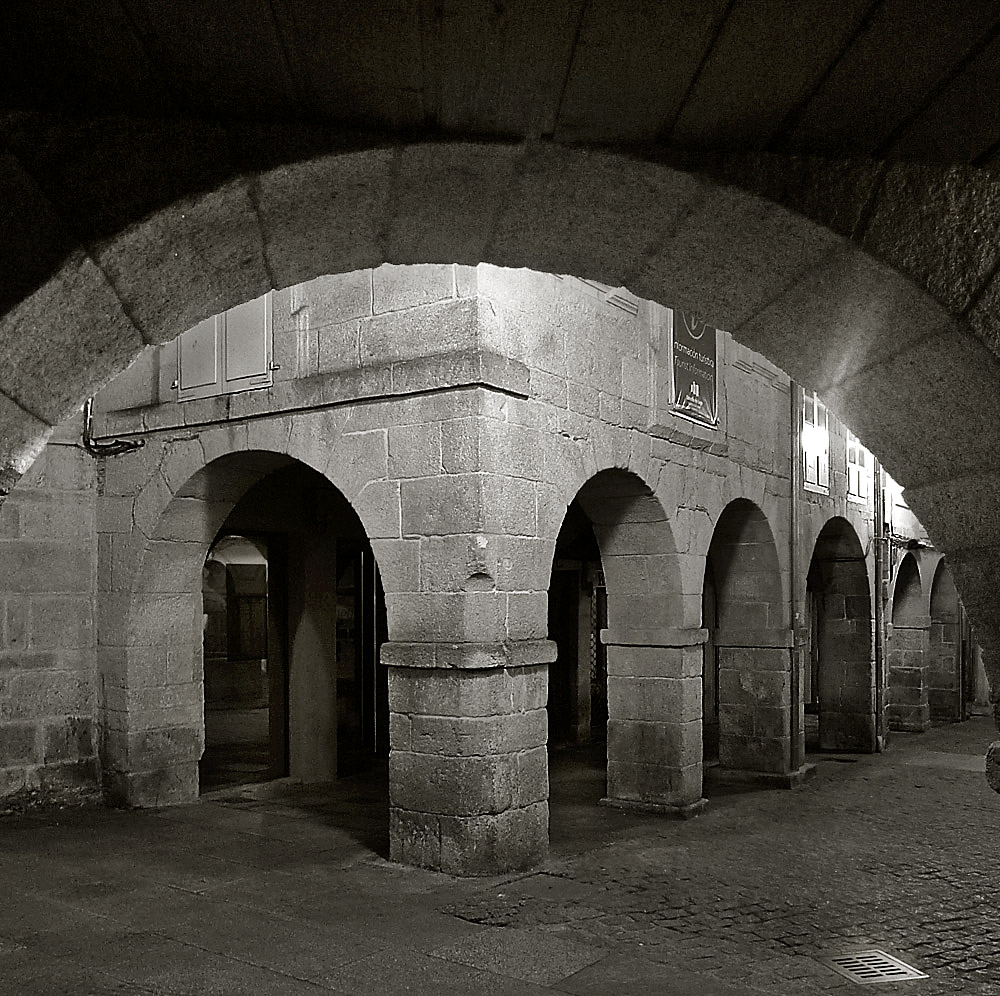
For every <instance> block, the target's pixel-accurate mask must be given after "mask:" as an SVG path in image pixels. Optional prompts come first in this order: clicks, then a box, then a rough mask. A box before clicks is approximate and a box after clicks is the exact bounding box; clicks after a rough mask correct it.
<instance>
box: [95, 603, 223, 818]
mask: <svg viewBox="0 0 1000 996" xmlns="http://www.w3.org/2000/svg"><path fill="white" fill-rule="evenodd" d="M109 603H110V604H109ZM99 606H100V611H101V614H102V616H103V617H104V624H103V626H102V627H101V630H100V635H101V637H102V638H103V640H106V641H107V643H104V642H102V643H101V644H100V645H99V647H98V653H99V657H100V667H101V675H102V681H101V689H100V694H99V699H98V706H99V708H98V720H99V725H100V734H101V771H102V780H103V785H104V793H105V798H106V799H107V801H108V802H109V803H110V804H111V805H117V806H133V807H147V806H166V805H176V804H178V803H185V802H193V801H194V800H196V799H197V798H198V760H199V758H200V757H201V754H202V751H203V750H204V724H203V720H202V715H203V709H204V693H203V685H202V681H201V644H200V637H201V612H202V605H201V593H200V592H198V593H196V594H187V595H181V594H168V595H162V594H152V595H146V596H135V597H133V599H132V600H131V605H130V603H129V601H128V600H123V599H113V600H112V599H107V598H105V599H102V601H101V603H99ZM109 617H113V619H114V620H115V621H114V622H112V621H111V618H109Z"/></svg>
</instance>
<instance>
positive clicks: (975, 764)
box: [906, 750, 986, 773]
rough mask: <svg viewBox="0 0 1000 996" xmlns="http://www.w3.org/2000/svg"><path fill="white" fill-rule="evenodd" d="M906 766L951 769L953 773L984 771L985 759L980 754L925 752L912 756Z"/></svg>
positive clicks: (943, 751) (941, 751)
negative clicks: (914, 765)
mask: <svg viewBox="0 0 1000 996" xmlns="http://www.w3.org/2000/svg"><path fill="white" fill-rule="evenodd" d="M906 763H907V764H918V765H923V766H924V767H927V768H951V769H952V770H954V771H981V772H984V773H985V771H986V758H985V757H984V756H983V755H982V754H955V753H952V752H951V751H945V750H926V751H921V752H920V753H919V754H914V755H913V757H910V758H908V759H907V761H906Z"/></svg>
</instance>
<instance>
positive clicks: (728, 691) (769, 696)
mask: <svg viewBox="0 0 1000 996" xmlns="http://www.w3.org/2000/svg"><path fill="white" fill-rule="evenodd" d="M733 653H734V651H732V650H730V649H729V648H722V647H720V648H719V649H718V655H719V657H718V659H719V702H720V703H721V704H722V705H754V706H757V705H762V706H763V705H768V704H772V705H777V704H785V703H787V702H789V701H790V700H791V672H790V671H789V670H785V671H763V670H760V671H758V670H754V669H752V668H749V667H746V666H743V667H739V666H738V667H733V666H732V665H733V663H734V661H733V657H732V654H733ZM736 653H740V654H741V655H742V653H743V652H742V651H739V652H736ZM785 653H786V657H787V651H786V652H785Z"/></svg>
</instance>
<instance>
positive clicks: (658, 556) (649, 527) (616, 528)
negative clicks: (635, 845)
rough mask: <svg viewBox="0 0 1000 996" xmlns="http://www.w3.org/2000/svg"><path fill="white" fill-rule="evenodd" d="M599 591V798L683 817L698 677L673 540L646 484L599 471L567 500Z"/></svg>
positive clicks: (692, 784) (695, 732) (696, 754)
mask: <svg viewBox="0 0 1000 996" xmlns="http://www.w3.org/2000/svg"><path fill="white" fill-rule="evenodd" d="M575 501H576V504H577V505H578V506H579V507H580V508H581V509H582V511H583V513H585V515H586V518H587V519H588V520H589V522H590V524H591V526H592V528H593V532H594V535H595V537H596V539H597V545H598V547H599V550H600V560H601V566H602V568H603V573H604V580H605V585H606V591H607V628H606V629H605V630H603V631H602V632H601V640H602V642H603V643H604V645H605V648H606V652H607V708H608V718H607V759H608V777H607V798H608V801H609V802H610V803H613V804H619V805H626V806H641V807H643V808H650V809H663V810H670V811H680V812H688V811H690V810H691V809H692V807H697V806H699V805H700V799H701V753H700V738H699V732H700V729H699V727H700V724H699V698H698V696H697V695H696V694H695V692H696V691H697V689H698V669H697V667H696V664H697V663H698V662H697V661H696V658H697V657H699V656H700V646H699V645H700V643H701V642H702V633H701V631H700V630H698V629H695V630H689V629H685V628H684V626H683V622H684V597H683V587H682V583H681V573H680V568H679V564H678V557H677V550H676V547H675V544H674V537H673V533H672V531H671V527H670V523H669V521H668V519H667V515H666V512H665V511H664V509H663V506H662V505H661V504H660V502H659V500H658V499H657V498H656V496H655V495H654V494H653V492H652V490H651V489H650V488H649V486H648V485H647V484H646V483H645V482H644V481H643V480H642V479H641V478H640V477H638V476H637V475H636V474H634V473H632V472H630V471H625V470H603V471H601V472H599V473H598V474H596V475H595V476H593V477H592V478H590V480H588V481H587V482H586V483H585V484H584V485H583V487H581V488H580V490H579V492H578V493H577V495H576V499H575Z"/></svg>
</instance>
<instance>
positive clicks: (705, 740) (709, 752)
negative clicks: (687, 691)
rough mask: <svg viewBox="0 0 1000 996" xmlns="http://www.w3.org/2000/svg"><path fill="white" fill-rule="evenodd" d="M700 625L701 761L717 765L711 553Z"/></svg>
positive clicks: (716, 621) (715, 605)
mask: <svg viewBox="0 0 1000 996" xmlns="http://www.w3.org/2000/svg"><path fill="white" fill-rule="evenodd" d="M701 625H702V627H703V628H704V629H706V630H707V631H708V638H707V639H706V640H705V650H704V658H703V661H702V670H701V680H702V684H701V742H702V761H703V763H705V764H716V763H717V762H718V760H719V655H718V653H717V652H716V649H715V631H716V629H717V628H718V625H719V616H718V595H717V590H716V587H715V569H714V567H713V565H712V558H711V556H709V557H708V558H707V559H706V561H705V584H704V587H703V588H702V596H701Z"/></svg>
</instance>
